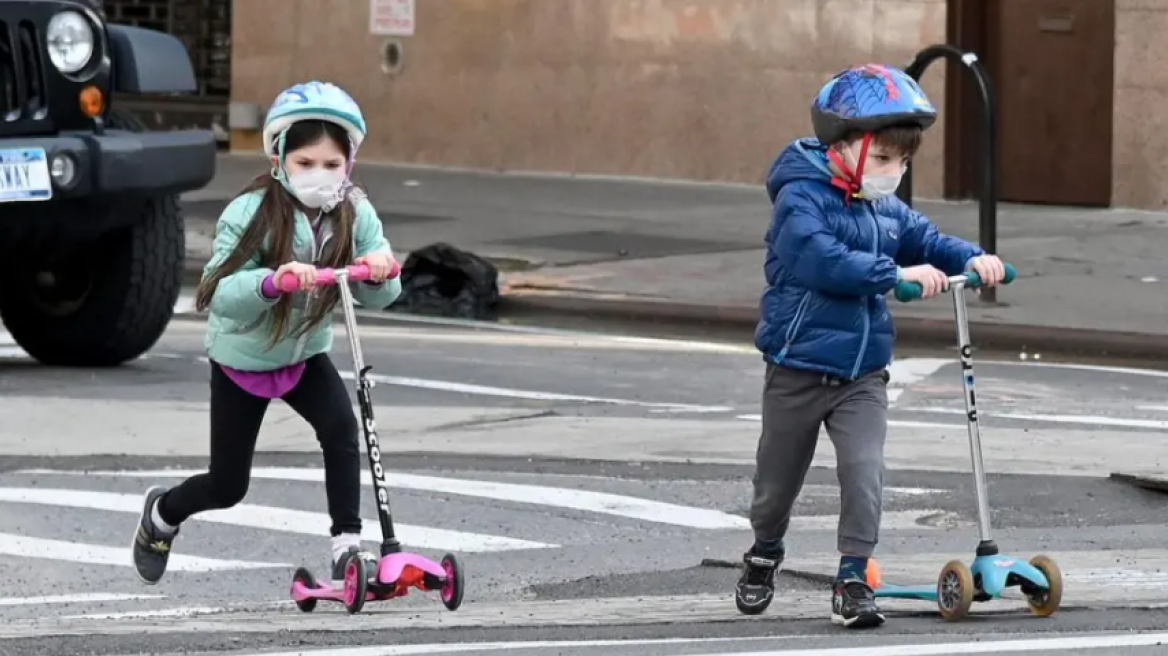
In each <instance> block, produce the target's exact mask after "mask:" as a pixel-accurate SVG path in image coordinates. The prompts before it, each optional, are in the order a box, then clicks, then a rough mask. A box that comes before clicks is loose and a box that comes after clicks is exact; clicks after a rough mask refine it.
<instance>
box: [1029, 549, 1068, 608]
mask: <svg viewBox="0 0 1168 656" xmlns="http://www.w3.org/2000/svg"><path fill="white" fill-rule="evenodd" d="M1030 566H1031V567H1033V568H1034V569H1036V570H1038V571H1040V572H1042V575H1043V576H1045V577H1046V581H1047V583H1048V584H1049V585H1050V587H1048V588H1046V589H1045V590H1042V589H1039V590H1034V591H1031V592H1025V591H1023V592H1024V593H1025V594H1026V604H1027V605H1028V606H1030V612H1032V613H1034V614H1035V615H1037V616H1039V617H1050V616H1051V615H1054V614H1055V612H1056V611H1057V610H1058V608H1059V604H1061V603H1062V601H1063V573H1062V570H1060V569H1059V566H1058V565H1057V564H1055V562H1054V561H1053V560H1051V559H1050V558H1049V557H1047V556H1035V557H1033V558H1031V559H1030Z"/></svg>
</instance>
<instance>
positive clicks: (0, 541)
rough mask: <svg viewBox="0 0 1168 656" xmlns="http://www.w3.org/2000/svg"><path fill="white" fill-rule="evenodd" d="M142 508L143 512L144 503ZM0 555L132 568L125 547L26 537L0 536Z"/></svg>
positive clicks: (192, 564)
mask: <svg viewBox="0 0 1168 656" xmlns="http://www.w3.org/2000/svg"><path fill="white" fill-rule="evenodd" d="M138 505H139V508H138V510H135V511H134V512H138V511H139V510H141V507H140V506H141V500H139V504H138ZM0 555H5V556H17V557H20V558H41V559H45V560H55V561H58V562H72V563H86V564H89V565H116V566H118V567H133V566H134V563H133V562H132V561H131V560H130V550H129V549H127V548H125V547H107V546H104V545H98V544H83V543H80V542H64V541H61V540H46V539H43V538H32V537H27V536H24V535H13V534H11V533H0ZM270 567H279V568H283V569H287V568H289V567H292V565H290V564H288V563H254V562H248V561H245V560H220V559H218V558H200V557H198V556H185V555H183V554H171V555H170V562H169V564H168V565H167V570H168V571H175V572H216V571H222V570H235V569H266V568H270Z"/></svg>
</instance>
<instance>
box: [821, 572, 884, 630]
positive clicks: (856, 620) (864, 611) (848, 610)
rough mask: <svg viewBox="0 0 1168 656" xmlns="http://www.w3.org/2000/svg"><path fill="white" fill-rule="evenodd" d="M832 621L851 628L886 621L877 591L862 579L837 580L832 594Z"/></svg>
mask: <svg viewBox="0 0 1168 656" xmlns="http://www.w3.org/2000/svg"><path fill="white" fill-rule="evenodd" d="M831 623H832V624H835V625H837V626H843V627H847V628H849V629H868V628H872V627H874V626H880V625H881V624H883V623H884V615H883V614H881V613H880V608H879V607H878V606H877V605H876V593H875V592H873V591H872V588H871V587H870V586H869V585H868V584H867V583H865V582H864V581H861V580H860V579H841V580H839V581H836V582H835V586H834V588H833V590H832V595H831Z"/></svg>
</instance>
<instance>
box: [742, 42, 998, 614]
mask: <svg viewBox="0 0 1168 656" xmlns="http://www.w3.org/2000/svg"><path fill="white" fill-rule="evenodd" d="M936 117H937V112H936V110H935V109H934V108H933V106H932V104H930V103H929V101H928V99H927V98H926V97H925V94H924V92H923V91H921V88H920V87H919V86H918V85H917V83H916V82H915V81H914V80H913V79H912V78H910V77H909V76H908V75H906V74H905V73H903V72H902V71H899V70H897V69H894V68H890V67H885V66H877V65H867V66H862V67H859V68H853V69H849V70H845V71H843V72H841V73H839V74H837V75H836V76H835V77H834V78H832V79H831V80H830V81H829V82H828V83H827V84H826V85H825V86H824V87H823V89H822V90H821V91H820V92H819V95H818V96H817V97H816V98H815V101H814V102H813V103H812V105H811V120H812V124H813V125H814V127H815V135H816V138H814V139H801V140H797V141H795V142H793V143H791V144H790V145H789V146H787V148H786V149H785V150H784V151H783V152H782V153H781V154H780V155H779V157H778V159H777V160H776V161H775V163H774V165H773V166H772V167H771V170H770V173H769V176H768V179H767V192H768V194H769V195H770V198H771V201H772V203H773V204H774V209H773V214H772V220H771V225H770V229H769V230H768V231H767V243H768V244H769V248H768V249H767V255H766V262H765V266H764V269H765V272H766V279H767V287H766V290H765V291H764V292H763V295H762V301H761V306H760V310H761V312H760V317H761V318H760V321H759V323H758V328H757V329H756V331H755V345H756V346H757V347H758V349H759V350H760V351H762V353H763V354H764V359H765V360H766V363H767V365H766V382H765V385H764V389H763V398H762V434H761V437H760V438H759V445H758V455H757V465H756V470H755V474H754V479H753V482H754V501H753V504H752V507H751V512H750V514H751V524H752V525H753V527H754V534H755V541H754V545H753V546H752V547H751V549H750V550H749V551H747V552H746V554H745V557H744V558H745V563H746V568H745V571H744V572H743V574H742V577H741V579H739V581H738V586H737V594H736V602H737V605H738V608H739V610H741V611H742V612H743V613H747V614H757V613H761V612H762V611H763V610H765V609H766V607H767V606H768V605H770V602H771V600H772V599H773V598H774V580H775V574H776V573H777V572H778V571H779V570H780V568H781V566H782V562H783V556H784V553H785V549H784V544H783V538H784V536H785V534H786V532H787V527H788V525H789V524H790V520H791V509H792V507H793V506H794V504H795V500H796V498H797V497H798V495H799V491H800V489H801V488H802V487H803V480H804V477H805V476H806V474H807V470H808V468H809V467H810V466H811V459H812V456H813V455H814V454H815V445H816V442H817V441H818V436H819V427H820V425H821V424H826V427H827V432H828V435H829V436H830V437H831V440H832V442H833V444H834V446H835V451H836V459H837V462H838V465H837V476H838V479H839V483H840V506H841V510H840V523H839V531H838V549H839V552H840V555H841V557H840V565H839V573H838V575H837V577H836V583H835V585H834V586H833V593H832V611H831V619H832V622H833V623H834V624H837V625H842V626H846V627H855V628H861V627H872V626H878V625H880V624H882V623H883V622H884V617H883V615H881V613H880V609H879V608H878V607H877V606H876V602H875V597H874V594H873V591H872V589H871V588H870V587H869V586H868V584H867V583H866V582H865V578H866V572H867V567H868V559H869V558H870V557H871V556H872V552H873V550H874V548H875V546H876V542H877V536H878V532H879V528H880V513H881V494H882V486H883V471H884V438H885V432H886V430H887V411H888V394H887V390H886V387H885V386H886V384H887V382H888V373H887V370H886V367H887V366H888V364H889V363H890V362H891V359H892V344H893V338H894V331H893V326H892V318H891V317H890V316H889V314H888V308H887V304H886V302H885V298H884V295H885V294H887V293H888V292H889V291H891V290H892V289H893V287H895V285H896V283H897V282H898V281H901V280H909V281H914V282H917V283H920V284H921V286H922V287H923V291H924V293H923V295H922V297H923V298H929V297H932V296H936V295H937V294H939V293H941V292H942V291H945V290H946V289H948V276H950V275H958V274H960V273H962V272H963V271H967V270H969V269H972V270H975V271H977V272H978V274H979V275H980V276H981V278H982V280H983V281H985V283H986V284H987V285H990V286H994V285H997V284H998V283H999V282H1000V281H1001V280H1002V278H1003V277H1004V275H1005V271H1004V268H1003V265H1002V263H1001V261H1000V260H999V259H998V258H996V257H994V256H992V255H986V254H984V252H983V251H982V250H981V249H979V248H978V247H977V246H974V245H973V244H969V243H967V242H965V241H963V240H961V239H958V238H956V237H951V236H948V235H942V234H941V233H940V232H938V230H937V227H936V226H934V225H933V224H932V223H930V222H929V220H928V219H926V218H925V217H924V216H922V215H921V214H919V213H917V212H914V211H913V210H911V209H910V208H909V207H908V206H907V205H905V204H904V203H903V202H901V201H900V200H899V199H898V198H896V196H895V195H894V194H895V193H896V189H897V187H898V186H899V185H900V179H901V176H903V174H904V171H905V168H906V166H907V163H908V160H909V158H910V157H912V156H913V155H914V154H916V151H917V149H918V148H919V147H920V144H921V136H922V133H923V132H924V130H925V129H927V128H928V127H929V126H931V125H932V124H933V122H934V121H935V120H936Z"/></svg>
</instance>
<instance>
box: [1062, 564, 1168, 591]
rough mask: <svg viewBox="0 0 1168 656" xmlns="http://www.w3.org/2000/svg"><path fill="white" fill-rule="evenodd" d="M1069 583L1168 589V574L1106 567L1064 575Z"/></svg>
mask: <svg viewBox="0 0 1168 656" xmlns="http://www.w3.org/2000/svg"><path fill="white" fill-rule="evenodd" d="M1063 577H1064V578H1065V579H1067V580H1068V581H1079V582H1081V583H1086V584H1088V585H1113V586H1118V587H1121V588H1133V587H1137V588H1154V589H1159V588H1168V572H1164V571H1151V570H1144V569H1128V568H1126V567H1104V568H1099V569H1087V570H1077V571H1074V572H1069V573H1067V574H1064V575H1063Z"/></svg>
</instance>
